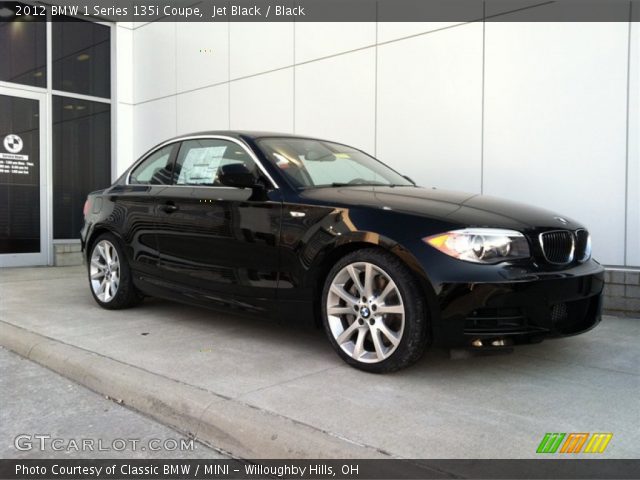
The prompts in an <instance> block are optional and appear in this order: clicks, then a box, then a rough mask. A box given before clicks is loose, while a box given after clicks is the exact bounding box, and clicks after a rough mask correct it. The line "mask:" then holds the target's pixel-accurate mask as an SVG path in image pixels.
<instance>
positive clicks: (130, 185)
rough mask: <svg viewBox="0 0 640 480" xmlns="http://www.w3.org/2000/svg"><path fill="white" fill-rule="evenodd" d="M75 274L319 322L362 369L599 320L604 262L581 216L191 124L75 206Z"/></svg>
mask: <svg viewBox="0 0 640 480" xmlns="http://www.w3.org/2000/svg"><path fill="white" fill-rule="evenodd" d="M84 218H85V223H84V227H83V229H82V245H83V248H84V251H85V252H86V259H87V264H88V275H89V285H90V290H91V293H92V294H93V296H94V298H95V300H96V302H97V303H98V304H99V305H100V306H102V307H104V308H107V309H119V308H125V307H130V306H132V305H134V304H135V303H137V302H139V301H140V300H141V299H142V298H143V297H144V296H157V297H164V298H169V299H173V300H178V301H183V302H188V303H191V304H197V305H203V306H210V307H223V308H231V309H235V310H237V311H243V312H246V313H251V314H255V315H260V316H275V317H280V318H283V317H293V318H295V319H297V320H299V321H303V320H312V321H314V322H316V324H318V325H322V326H323V327H324V329H325V331H326V333H327V336H328V337H329V341H330V342H331V344H332V345H333V348H334V349H335V350H336V352H337V353H338V354H339V355H340V356H341V357H342V358H343V359H344V360H345V361H346V362H347V363H349V364H350V365H352V366H355V367H357V368H360V369H362V370H366V371H370V372H388V371H392V370H397V369H399V368H403V367H406V366H408V365H410V364H411V363H413V362H415V361H416V360H417V359H419V358H420V356H421V355H422V353H423V352H424V351H425V349H426V348H427V346H429V345H431V344H433V343H436V344H440V345H446V346H448V347H468V348H475V349H487V348H489V349H491V348H494V349H495V348H505V347H510V346H512V345H514V344H519V343H532V342H537V341H540V340H542V339H543V338H545V337H558V336H567V335H574V334H577V333H581V332H584V331H587V330H589V329H591V328H592V327H594V326H595V325H596V324H597V323H598V322H599V320H600V315H601V314H600V311H601V293H602V289H603V284H604V280H603V279H604V275H603V268H602V267H601V266H600V264H598V263H597V262H596V261H595V260H593V259H592V258H591V240H590V236H589V233H588V232H587V230H586V229H585V228H584V227H583V226H582V225H580V224H579V223H577V222H575V221H573V220H571V219H568V218H567V217H565V216H560V215H557V214H555V213H552V212H549V211H545V210H541V209H538V208H533V207H529V206H526V205H522V204H518V203H514V202H510V201H506V200H501V199H497V198H492V197H488V196H481V195H474V194H466V193H458V192H450V191H441V190H437V189H433V188H423V187H418V186H416V185H415V184H414V182H413V181H411V179H409V178H408V177H406V176H403V175H401V174H400V173H398V172H396V171H394V170H393V169H391V168H389V167H388V166H386V165H384V164H383V163H381V162H379V161H378V160H376V159H375V158H372V157H371V156H369V155H367V154H366V153H364V152H362V151H360V150H357V149H355V148H352V147H348V146H345V145H341V144H338V143H335V142H330V141H325V140H318V139H313V138H307V137H300V136H293V135H283V134H276V133H256V132H226V131H225V132H204V133H197V134H193V135H188V136H182V137H178V138H174V139H171V140H168V141H166V142H164V143H162V144H160V145H158V146H156V147H154V148H153V149H151V150H150V151H149V152H148V153H146V154H145V155H143V156H142V158H141V159H140V160H138V161H137V162H135V163H134V165H133V166H132V167H131V168H129V169H128V170H127V171H126V172H125V174H124V175H122V177H120V178H119V179H118V180H117V181H116V182H115V183H114V184H113V185H112V186H110V187H109V188H107V189H105V190H101V191H97V192H93V193H91V194H90V195H89V196H88V198H87V202H86V204H85V208H84Z"/></svg>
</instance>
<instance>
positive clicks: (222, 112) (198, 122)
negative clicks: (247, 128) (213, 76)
mask: <svg viewBox="0 0 640 480" xmlns="http://www.w3.org/2000/svg"><path fill="white" fill-rule="evenodd" d="M177 108H178V135H182V134H185V133H194V132H199V131H204V130H226V129H228V128H229V86H228V85H217V86H215V87H208V88H202V89H199V90H195V91H193V92H188V93H183V94H180V95H178V107H177Z"/></svg>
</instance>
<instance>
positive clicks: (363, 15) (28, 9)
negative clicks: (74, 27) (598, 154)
mask: <svg viewBox="0 0 640 480" xmlns="http://www.w3.org/2000/svg"><path fill="white" fill-rule="evenodd" d="M70 17H75V18H79V19H84V20H91V19H93V20H103V21H114V22H140V23H145V22H152V21H169V22H227V21H231V22H291V21H295V22H375V21H379V22H456V23H458V22H460V23H462V22H472V21H481V20H486V21H491V22H503V21H506V22H629V21H636V22H637V21H640V0H207V1H197V0H89V1H83V0H59V1H55V2H53V1H52V2H46V3H43V2H30V1H26V2H24V3H18V2H3V1H0V22H7V21H16V20H17V21H30V22H33V21H69V19H70Z"/></svg>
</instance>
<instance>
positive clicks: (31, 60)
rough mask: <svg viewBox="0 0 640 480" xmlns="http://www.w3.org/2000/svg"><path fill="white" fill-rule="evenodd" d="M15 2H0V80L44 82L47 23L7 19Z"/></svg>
mask: <svg viewBox="0 0 640 480" xmlns="http://www.w3.org/2000/svg"><path fill="white" fill-rule="evenodd" d="M17 5H18V4H17V3H9V2H0V17H1V19H2V22H0V52H1V53H2V58H0V80H2V81H4V82H14V83H20V84H23V85H31V86H34V87H43V88H45V87H46V86H47V68H46V62H47V33H46V28H47V27H46V23H45V22H39V21H33V22H18V21H9V20H11V18H12V17H14V16H15V10H16V6H17Z"/></svg>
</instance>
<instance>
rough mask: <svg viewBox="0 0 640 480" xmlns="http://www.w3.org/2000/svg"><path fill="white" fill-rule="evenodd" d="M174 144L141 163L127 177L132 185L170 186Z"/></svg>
mask: <svg viewBox="0 0 640 480" xmlns="http://www.w3.org/2000/svg"><path fill="white" fill-rule="evenodd" d="M175 147H176V145H175V144H173V145H167V146H166V147H164V148H161V149H160V150H157V151H155V152H153V153H152V154H151V155H149V156H148V157H147V158H146V159H144V160H143V161H142V163H141V164H140V165H138V166H137V167H136V168H135V169H134V170H133V171H132V172H131V176H130V177H129V183H131V184H132V185H171V170H172V168H171V167H172V165H171V163H172V162H171V160H172V153H173V150H174V148H175Z"/></svg>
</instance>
